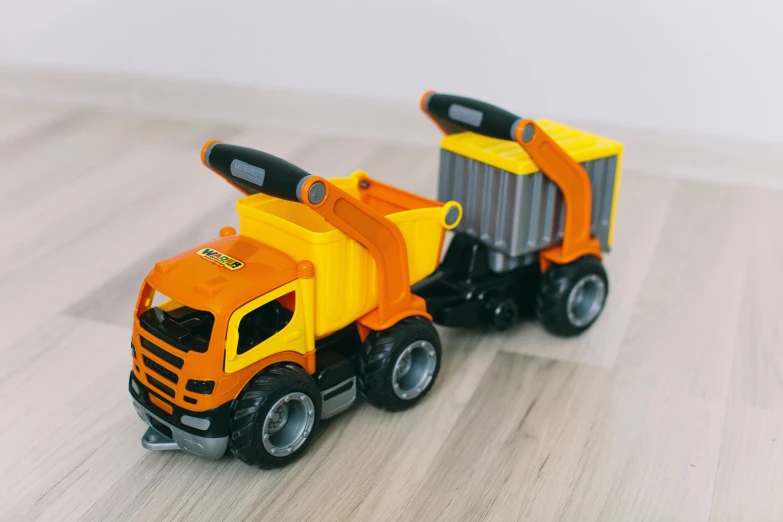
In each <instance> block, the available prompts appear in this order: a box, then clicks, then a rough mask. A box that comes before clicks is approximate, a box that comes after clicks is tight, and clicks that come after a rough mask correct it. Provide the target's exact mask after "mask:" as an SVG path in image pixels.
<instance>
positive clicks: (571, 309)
mask: <svg viewBox="0 0 783 522" xmlns="http://www.w3.org/2000/svg"><path fill="white" fill-rule="evenodd" d="M608 293H609V280H608V279H607V277H606V270H604V266H603V264H602V263H601V260H600V259H598V258H597V257H595V256H584V257H580V258H579V259H577V260H576V261H573V262H571V263H568V264H565V265H556V264H553V265H552V266H550V267H549V269H548V270H547V271H546V272H544V274H543V275H542V276H541V282H540V285H539V288H538V295H537V297H536V315H537V316H538V319H539V320H540V321H541V323H542V324H543V325H544V327H545V328H546V329H547V330H549V331H550V332H551V333H553V334H555V335H559V336H561V337H573V336H575V335H579V334H580V333H582V332H584V331H585V330H587V329H588V328H590V326H591V325H592V324H593V323H594V322H595V321H596V319H598V316H599V315H601V312H602V311H603V309H604V304H605V303H606V296H607V294H608Z"/></svg>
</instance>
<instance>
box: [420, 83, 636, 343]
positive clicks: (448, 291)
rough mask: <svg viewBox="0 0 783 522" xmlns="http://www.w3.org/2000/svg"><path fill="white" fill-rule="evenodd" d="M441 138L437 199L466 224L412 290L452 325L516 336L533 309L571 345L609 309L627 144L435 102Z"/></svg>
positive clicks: (428, 102) (451, 101) (465, 103)
mask: <svg viewBox="0 0 783 522" xmlns="http://www.w3.org/2000/svg"><path fill="white" fill-rule="evenodd" d="M421 107H422V109H423V111H424V112H425V113H426V114H427V115H429V116H430V117H431V118H432V120H433V121H434V122H435V124H436V125H437V126H438V127H439V128H440V129H441V130H442V131H443V132H444V134H445V135H446V136H445V137H444V138H443V139H442V140H441V164H440V178H439V189H438V198H439V199H440V200H441V201H450V200H455V201H458V202H459V203H461V205H462V207H463V209H464V213H465V216H464V219H462V221H461V223H460V224H459V225H458V226H457V227H456V229H455V235H454V237H453V240H452V242H451V244H450V246H449V249H448V251H447V253H446V256H445V259H444V261H443V263H442V265H441V267H440V268H439V269H438V270H437V271H436V272H435V273H434V274H433V275H432V276H431V277H429V278H427V279H426V280H424V281H422V282H421V283H419V284H418V285H417V286H416V287H414V291H415V292H416V293H417V294H418V295H420V296H422V297H424V298H425V299H426V300H427V310H428V311H429V312H430V313H431V314H432V316H433V320H434V321H435V322H436V323H438V324H442V325H446V326H460V327H478V326H482V325H486V324H489V325H492V326H494V327H495V328H496V329H498V330H505V329H507V328H509V327H510V326H511V325H512V324H514V322H515V321H516V320H517V317H518V316H519V315H520V312H521V311H525V312H527V311H530V312H532V311H533V310H535V313H536V315H537V316H538V318H539V319H540V320H541V322H542V323H543V325H544V326H545V327H546V328H547V329H548V330H549V331H551V332H553V333H555V334H557V335H561V336H573V335H577V334H579V333H581V332H583V331H584V330H586V329H587V328H589V327H590V325H592V324H593V323H594V322H595V320H596V319H597V318H598V316H599V315H600V313H601V311H602V310H603V307H604V303H605V301H606V296H607V293H608V290H609V283H608V280H607V276H606V272H605V270H604V268H603V266H602V263H601V259H602V257H601V256H602V252H606V251H608V250H609V248H610V246H611V244H612V233H613V229H614V217H615V213H616V200H617V192H618V187H619V180H620V163H621V158H622V145H621V144H620V143H617V142H614V141H611V140H607V139H604V138H601V137H598V136H594V135H591V134H587V133H585V132H582V131H579V130H576V129H572V128H569V127H566V126H565V125H560V124H557V123H554V122H548V121H539V122H535V121H532V120H529V119H523V118H520V117H518V116H516V115H514V114H512V113H510V112H507V111H505V110H503V109H499V108H497V107H495V106H493V105H490V104H488V103H484V102H481V101H477V100H473V99H470V98H464V97H460V96H452V95H446V94H436V93H433V92H428V93H425V95H424V96H423V98H422V100H421Z"/></svg>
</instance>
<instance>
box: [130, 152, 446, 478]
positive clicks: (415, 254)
mask: <svg viewBox="0 0 783 522" xmlns="http://www.w3.org/2000/svg"><path fill="white" fill-rule="evenodd" d="M202 160H203V162H204V164H205V165H206V166H207V167H209V168H211V169H212V170H213V171H215V172H216V173H218V174H219V175H221V176H222V177H224V178H225V179H226V180H227V181H228V182H229V183H231V184H232V185H234V186H235V187H236V188H238V189H239V190H241V191H242V192H244V193H245V194H246V197H243V198H242V199H240V200H239V201H238V203H237V210H238V212H239V216H240V231H239V233H237V232H236V231H235V230H233V229H231V228H225V229H223V230H221V232H220V237H219V238H217V239H215V240H213V241H210V242H208V243H205V244H202V245H199V246H197V247H194V248H192V249H190V250H187V251H185V252H183V253H181V254H179V255H176V256H174V257H172V258H170V259H167V260H165V261H161V262H158V263H157V264H156V265H155V266H154V268H153V269H152V271H151V272H150V273H149V274H148V275H147V277H146V279H145V281H144V283H143V285H142V288H141V291H140V293H139V297H138V301H137V303H136V309H135V314H134V323H133V335H132V341H131V351H132V356H133V368H132V372H131V375H130V382H129V389H130V393H131V395H132V398H133V403H134V406H135V408H136V411H137V413H138V414H139V416H140V417H141V418H142V420H144V421H145V422H146V423H147V424H148V425H149V427H148V430H147V432H146V433H145V434H144V437H143V438H142V444H143V445H144V446H145V447H146V448H148V449H151V450H166V449H181V450H185V451H187V452H189V453H192V454H196V455H200V456H203V457H207V458H220V457H222V456H223V455H224V454H225V453H226V452H227V451H229V450H230V451H231V452H232V453H233V454H234V455H235V456H237V457H238V458H240V459H241V460H243V461H244V462H246V463H248V464H251V465H255V466H260V467H263V468H271V467H280V466H283V465H285V464H287V463H289V462H291V461H292V460H294V459H295V458H297V457H298V456H299V455H300V454H301V453H302V452H303V451H304V449H305V448H306V447H307V445H308V444H309V442H310V441H311V440H312V437H313V435H314V433H315V432H316V429H317V427H318V423H319V421H320V420H322V419H324V418H328V417H331V416H333V415H336V414H338V413H340V412H342V411H344V410H346V409H347V408H349V407H350V406H351V405H352V404H353V402H354V400H355V398H356V395H357V390H358V391H359V392H361V393H362V394H363V395H364V396H365V397H366V398H367V400H368V401H369V402H370V403H372V404H374V405H376V406H379V407H381V408H384V409H387V410H392V411H396V410H403V409H406V408H409V407H411V406H413V405H414V404H416V403H417V402H418V401H419V400H421V399H422V398H423V397H424V396H425V395H426V393H427V392H428V391H429V390H430V388H431V387H432V385H433V383H434V381H435V377H436V376H437V373H438V369H439V367H440V356H441V347H440V340H439V337H438V334H437V331H436V330H435V328H434V327H433V326H432V324H431V317H430V316H429V314H428V313H427V311H426V305H425V303H424V301H423V300H422V299H421V298H419V297H417V296H416V295H414V294H412V293H411V290H410V288H411V285H412V284H414V283H416V282H418V281H421V280H423V279H424V278H425V277H427V276H429V275H430V274H431V273H432V272H433V271H434V270H435V269H436V268H437V266H438V262H439V260H440V256H441V247H442V244H443V237H444V233H445V231H446V230H447V229H451V228H454V227H455V226H457V224H458V223H459V220H460V218H461V207H460V206H459V204H457V203H454V202H446V203H440V202H437V201H432V200H429V199H427V198H423V197H420V196H417V195H415V194H411V193H408V192H405V191H403V190H400V189H397V188H395V187H392V186H389V185H386V184H383V183H380V182H377V181H375V180H372V179H371V178H369V177H368V176H367V174H366V173H363V172H357V173H354V174H353V175H352V176H351V177H349V178H342V179H334V180H325V179H323V178H320V177H317V176H312V175H310V174H308V173H307V172H305V171H303V170H301V169H299V168H298V167H295V166H294V165H291V164H290V163H287V162H285V161H284V160H282V159H280V158H276V157H274V156H271V155H269V154H266V153H263V152H261V151H257V150H253V149H248V148H244V147H238V146H234V145H226V144H222V143H219V142H210V143H207V144H206V145H205V147H204V149H203V151H202Z"/></svg>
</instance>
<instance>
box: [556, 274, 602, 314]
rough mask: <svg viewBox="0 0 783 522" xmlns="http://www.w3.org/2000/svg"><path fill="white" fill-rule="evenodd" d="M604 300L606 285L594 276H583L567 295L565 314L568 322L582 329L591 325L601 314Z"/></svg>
mask: <svg viewBox="0 0 783 522" xmlns="http://www.w3.org/2000/svg"><path fill="white" fill-rule="evenodd" d="M605 298H606V283H604V280H603V279H601V278H600V277H598V276H597V275H595V274H590V275H586V276H584V277H583V278H582V279H580V280H579V281H578V282H577V283H576V284H575V285H574V287H573V288H572V289H571V292H570V293H569V294H568V302H567V304H566V313H567V314H568V321H569V322H570V323H571V324H572V325H574V326H576V327H582V326H585V325H586V324H589V323H591V322H592V321H594V320H595V318H596V317H598V314H600V313H601V309H602V308H603V307H604V299H605Z"/></svg>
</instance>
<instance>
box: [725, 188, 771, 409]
mask: <svg viewBox="0 0 783 522" xmlns="http://www.w3.org/2000/svg"><path fill="white" fill-rule="evenodd" d="M753 222H754V223H755V225H754V226H752V227H749V228H748V230H747V231H746V234H745V237H744V238H743V242H742V244H741V245H738V248H740V249H744V250H747V251H748V263H747V267H746V270H745V287H744V288H743V290H744V291H743V292H742V294H741V295H736V294H734V295H732V294H728V293H727V294H725V295H724V300H725V301H727V302H730V301H732V300H736V301H738V302H740V304H741V306H742V312H741V318H740V326H739V328H740V330H739V334H738V336H737V349H736V352H735V356H734V372H733V378H732V394H731V400H732V402H733V403H736V404H743V405H746V406H754V407H760V408H769V409H774V410H775V411H778V412H783V349H781V348H782V347H783V299H781V289H783V241H780V240H779V239H778V235H777V233H776V231H775V229H776V228H777V224H778V223H781V222H783V193H781V192H761V191H759V192H756V193H755V195H754V208H753Z"/></svg>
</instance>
